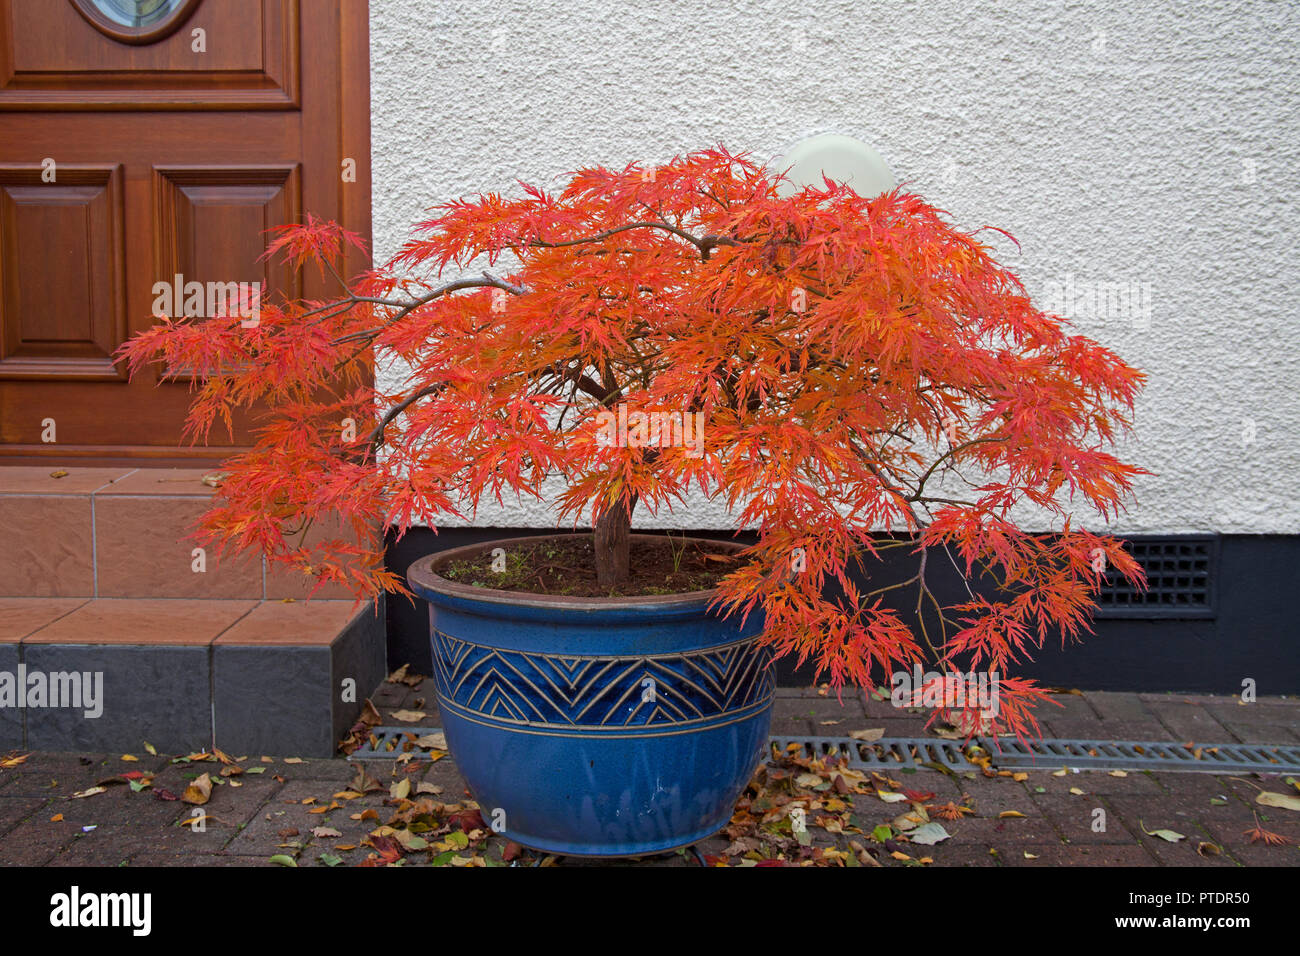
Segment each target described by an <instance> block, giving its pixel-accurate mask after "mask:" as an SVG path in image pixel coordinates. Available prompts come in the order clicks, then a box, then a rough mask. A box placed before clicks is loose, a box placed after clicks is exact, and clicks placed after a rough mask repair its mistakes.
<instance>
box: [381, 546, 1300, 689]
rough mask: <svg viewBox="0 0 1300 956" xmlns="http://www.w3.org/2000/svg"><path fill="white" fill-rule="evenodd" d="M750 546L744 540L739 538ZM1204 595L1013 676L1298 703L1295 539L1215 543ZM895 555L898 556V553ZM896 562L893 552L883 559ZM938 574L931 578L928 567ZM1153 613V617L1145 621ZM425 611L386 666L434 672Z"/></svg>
mask: <svg viewBox="0 0 1300 956" xmlns="http://www.w3.org/2000/svg"><path fill="white" fill-rule="evenodd" d="M552 533H554V532H549V531H542V530H538V529H518V528H475V529H452V530H446V529H444V530H443V531H441V532H439V533H438V534H434V533H433V532H432V531H430V530H429V529H427V528H413V529H411V530H410V531H409V532H407V534H406V535H405V536H404V537H403V538H402V539H401V540H400V541H394V540H391V539H390V544H389V550H388V567H389V569H390V570H393V571H396V572H398V573H402V574H405V572H406V568H407V567H408V566H409V565H410V564H411V562H413V561H415V560H416V559H417V558H420V557H423V556H424V555H426V554H430V553H433V552H435V551H442V550H446V549H448V548H454V547H458V546H460V545H464V544H472V543H476V542H481V541H490V540H493V539H495V538H509V537H516V536H520V535H528V534H539V535H540V534H552ZM690 533H691V534H694V535H698V536H702V537H716V538H719V539H730V538H732V535H731V534H730V532H709V531H693V532H690ZM1180 537H1183V538H1187V539H1188V540H1189V541H1197V542H1201V541H1204V539H1205V538H1206V536H1205V535H1187V536H1178V535H1171V536H1168V539H1169V540H1171V541H1174V542H1176V541H1178V540H1179V539H1180ZM738 540H752V536H749V535H744V536H738ZM1216 544H1217V549H1216V550H1215V552H1214V565H1213V569H1212V580H1211V582H1210V587H1211V588H1212V589H1213V604H1212V610H1211V611H1209V612H1207V613H1205V614H1204V616H1200V617H1197V618H1189V617H1187V616H1185V615H1184V616H1169V617H1165V618H1160V617H1152V616H1148V617H1146V618H1140V617H1120V616H1114V612H1108V613H1107V614H1106V615H1105V616H1099V617H1098V618H1097V619H1096V620H1094V622H1093V628H1094V632H1095V633H1094V634H1093V635H1090V636H1088V637H1086V638H1085V639H1084V641H1083V642H1082V643H1079V644H1075V645H1071V646H1069V647H1067V648H1064V649H1062V647H1061V644H1060V640H1059V638H1058V639H1057V640H1055V641H1051V640H1049V641H1048V643H1047V645H1046V646H1045V647H1044V648H1043V649H1041V650H1035V651H1034V652H1033V654H1034V660H1033V661H1028V662H1025V663H1024V664H1022V665H1021V666H1020V667H1019V669H1018V670H1017V673H1018V674H1019V675H1021V676H1025V677H1034V678H1037V679H1038V680H1039V681H1040V682H1042V683H1043V684H1046V685H1049V686H1068V687H1078V688H1081V689H1086V690H1115V691H1175V692H1177V691H1182V692H1188V693H1191V692H1203V693H1224V694H1228V693H1240V692H1241V690H1242V687H1243V681H1246V680H1248V679H1249V680H1253V681H1254V682H1255V688H1256V693H1257V694H1261V695H1274V694H1300V648H1298V647H1297V641H1298V639H1300V626H1298V624H1297V620H1298V615H1297V612H1296V611H1295V609H1294V607H1293V604H1292V600H1293V596H1294V595H1295V594H1296V593H1297V592H1300V535H1222V536H1218V537H1217V541H1216ZM900 550H901V549H900ZM885 553H886V554H890V555H897V552H894V551H891V552H885ZM936 564H938V565H940V569H939V570H938V571H935V570H934V568H935V565H936ZM942 564H943V562H932V563H931V565H930V569H929V570H928V571H927V576H928V577H929V579H930V580H931V584H932V586H933V587H934V589H935V591H936V592H937V593H938V595H939V597H940V599H941V600H949V601H955V600H957V599H958V597H959V595H960V593H961V591H960V589H961V587H962V585H961V582H960V580H959V578H958V577H957V575H956V572H955V571H952V569H951V568H950V569H949V573H948V574H947V575H944V574H943V572H942ZM912 573H914V568H910V567H909V561H908V560H907V559H906V557H901V558H900V557H893V558H891V559H890V560H889V561H888V562H886V563H884V564H883V565H882V566H881V567H880V568H879V569H878V574H879V583H889V582H890V581H891V580H904V579H905V578H907V577H909V576H910V575H911V574H912ZM1151 613H1157V612H1151ZM426 615H427V605H426V604H425V603H424V602H423V601H419V600H417V601H415V602H412V601H410V600H408V599H406V598H397V597H393V598H390V602H389V609H388V662H389V665H390V667H397V666H400V665H401V664H404V663H409V664H410V665H411V667H412V669H414V670H415V671H418V672H419V673H422V674H428V673H429V672H430V670H431V669H432V658H431V654H430V648H429V634H428V620H427V617H426ZM812 677H813V671H812V668H810V667H804V668H795V667H794V666H793V664H792V663H791V662H790V661H788V660H786V661H780V662H778V664H777V679H778V683H779V684H781V685H782V686H801V685H802V686H806V685H807V684H809V683H810V682H811V681H812Z"/></svg>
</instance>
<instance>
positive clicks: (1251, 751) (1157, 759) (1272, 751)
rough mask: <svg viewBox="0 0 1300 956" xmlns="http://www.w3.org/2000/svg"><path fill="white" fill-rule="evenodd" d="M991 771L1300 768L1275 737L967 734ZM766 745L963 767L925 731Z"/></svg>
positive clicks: (879, 762)
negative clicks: (1025, 738)
mask: <svg viewBox="0 0 1300 956" xmlns="http://www.w3.org/2000/svg"><path fill="white" fill-rule="evenodd" d="M973 743H974V744H978V746H979V747H980V748H981V749H982V750H983V751H984V752H985V753H987V754H988V755H989V757H990V758H991V759H992V762H993V766H994V767H996V768H997V769H999V770H1057V769H1060V768H1061V767H1070V768H1077V769H1079V770H1179V771H1196V772H1201V773H1222V772H1227V771H1245V772H1256V773H1284V772H1288V771H1300V746H1295V747H1293V746H1287V745H1275V744H1191V745H1184V744H1178V743H1169V742H1168V741H1163V742H1162V741H1137V740H1134V741H1127V740H1123V741H1121V740H1073V739H1065V738H1059V739H1058V738H1051V737H1047V738H1044V739H1042V740H1037V741H1030V742H1028V743H1022V742H1020V741H1018V740H1016V739H1015V738H1011V739H1006V738H1000V739H999V740H998V741H997V742H996V743H995V742H994V741H993V740H991V739H989V738H987V737H977V738H975V740H974V741H973ZM772 744H773V746H775V747H777V748H778V749H780V750H786V751H787V752H788V749H787V748H789V747H790V746H791V745H794V746H795V747H796V748H798V749H800V750H802V751H803V754H804V755H805V756H808V757H826V756H830V755H834V754H838V755H839V756H842V757H845V758H847V760H848V765H849V766H850V767H853V768H855V769H868V770H878V769H880V768H882V767H886V768H892V769H903V770H906V769H915V768H917V767H922V766H927V765H934V764H940V765H942V766H945V767H948V768H950V769H954V770H957V769H960V770H969V769H971V766H972V765H971V764H970V763H969V762H968V761H967V760H966V758H965V753H964V752H965V749H966V745H965V744H964V743H963V742H962V741H959V740H936V739H935V738H933V737H895V738H882V739H880V740H876V741H871V742H869V743H868V742H866V741H860V740H853V739H852V738H845V737H773V738H772Z"/></svg>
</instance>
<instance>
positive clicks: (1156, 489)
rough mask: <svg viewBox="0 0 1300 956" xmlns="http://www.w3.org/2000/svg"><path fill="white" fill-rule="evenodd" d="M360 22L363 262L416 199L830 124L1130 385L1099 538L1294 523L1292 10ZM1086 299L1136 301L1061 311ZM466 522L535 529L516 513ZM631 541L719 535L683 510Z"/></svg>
mask: <svg viewBox="0 0 1300 956" xmlns="http://www.w3.org/2000/svg"><path fill="white" fill-rule="evenodd" d="M370 8H371V17H370V31H371V53H372V56H371V59H372V63H371V90H372V94H371V109H372V120H371V122H372V139H373V183H374V239H375V249H376V254H377V257H379V258H383V257H386V256H388V255H389V254H391V253H392V252H393V251H394V250H395V249H396V247H397V245H398V244H399V243H400V242H401V240H402V239H403V238H404V237H405V235H406V232H407V229H408V227H409V225H410V223H412V222H414V221H415V220H416V217H417V216H419V215H420V214H421V212H422V211H423V210H424V209H425V208H426V207H428V206H430V205H432V204H433V203H434V202H439V201H442V200H445V199H450V198H454V197H457V196H460V195H464V194H469V193H474V192H477V191H480V190H488V189H494V190H501V189H507V188H508V187H509V184H510V183H512V182H513V181H514V180H515V179H516V178H522V179H524V180H527V181H533V182H538V183H543V184H544V183H546V182H549V181H550V180H551V179H552V177H553V176H555V175H556V174H557V173H560V172H564V171H567V170H572V169H574V168H577V167H579V166H582V165H586V164H591V163H597V162H599V163H604V164H608V165H616V166H622V165H623V164H625V163H627V162H629V161H633V160H636V161H642V162H651V161H661V160H664V159H667V158H669V157H671V156H673V155H675V154H677V153H680V152H683V151H688V150H691V149H695V148H699V147H703V146H707V145H711V144H715V143H718V142H721V143H725V144H726V145H727V146H728V147H729V148H731V149H734V150H739V149H748V150H752V151H753V152H754V154H755V155H756V156H758V157H760V158H762V159H764V160H766V159H769V158H774V157H776V156H779V155H780V154H781V153H783V152H784V151H785V150H786V149H787V148H788V147H789V146H791V145H792V144H793V143H795V142H796V141H798V140H799V139H801V138H803V137H804V136H807V135H811V134H813V133H818V132H840V133H845V134H848V135H852V136H856V137H858V138H860V139H863V140H866V141H867V142H869V143H871V144H872V145H873V146H875V147H876V148H877V149H878V150H880V152H881V153H882V154H883V155H884V156H885V158H886V159H887V160H888V162H889V163H890V165H891V167H892V168H893V170H894V172H895V174H896V176H897V177H898V178H899V179H900V180H902V181H904V182H910V183H911V184H912V186H913V188H914V189H915V190H917V191H918V192H920V193H922V194H923V195H925V196H926V197H927V198H929V199H930V200H931V201H933V202H935V203H936V204H938V205H940V206H942V207H943V208H945V209H947V210H949V211H950V212H951V213H952V215H953V216H954V218H955V220H956V221H957V222H958V223H960V224H962V225H965V226H969V227H975V226H979V225H982V224H985V223H989V224H993V225H997V226H999V227H1002V228H1005V229H1007V230H1009V231H1010V232H1012V233H1013V234H1014V235H1015V236H1016V237H1017V238H1018V239H1019V240H1020V241H1021V244H1022V246H1023V249H1022V251H1020V252H1017V251H1016V250H1015V249H1014V247H1012V246H1011V245H1010V244H1009V243H1000V247H1001V248H1004V249H1005V259H1004V261H1006V262H1007V263H1008V264H1009V265H1012V266H1013V267H1015V268H1017V269H1018V270H1019V271H1020V273H1021V275H1022V277H1023V278H1024V279H1025V281H1026V283H1027V285H1028V286H1029V288H1030V289H1031V291H1033V292H1035V293H1037V294H1038V295H1040V297H1042V300H1043V301H1040V305H1044V306H1045V307H1051V308H1055V309H1057V310H1059V311H1063V312H1064V313H1065V314H1067V315H1073V316H1074V317H1075V318H1076V319H1077V327H1078V328H1079V329H1080V330H1081V331H1082V332H1083V333H1085V334H1087V335H1091V336H1092V337H1094V338H1096V339H1099V340H1100V341H1101V342H1103V343H1104V344H1107V345H1109V346H1111V347H1113V348H1115V349H1117V350H1118V351H1119V353H1120V354H1121V355H1123V356H1124V357H1125V359H1127V360H1128V361H1129V362H1130V363H1131V364H1135V365H1137V366H1138V367H1140V368H1143V369H1144V370H1146V371H1147V372H1148V374H1149V376H1150V384H1149V386H1148V388H1147V391H1146V393H1145V397H1144V398H1143V400H1142V403H1141V406H1140V407H1139V409H1138V415H1137V422H1138V427H1137V436H1136V438H1135V440H1133V441H1131V442H1130V443H1128V444H1127V445H1126V446H1125V447H1124V448H1123V450H1122V453H1123V454H1124V455H1125V456H1126V457H1128V458H1129V459H1131V460H1133V461H1135V462H1136V463H1138V464H1140V465H1142V466H1144V467H1146V468H1148V469H1150V470H1152V471H1154V472H1157V473H1158V475H1157V476H1155V477H1149V478H1145V479H1143V480H1142V481H1141V482H1140V484H1139V502H1138V505H1137V506H1136V507H1135V508H1134V509H1133V510H1132V511H1130V513H1129V514H1128V515H1127V516H1126V517H1125V518H1123V519H1122V520H1121V521H1120V523H1119V524H1117V525H1116V526H1115V527H1116V528H1118V529H1119V530H1121V531H1126V532H1141V531H1163V532H1182V531H1207V530H1210V531H1222V532H1237V533H1243V532H1245V533H1251V532H1253V533H1262V532H1295V531H1297V530H1298V529H1300V520H1298V518H1300V505H1298V504H1297V502H1298V501H1300V435H1298V434H1297V432H1298V430H1300V362H1297V356H1298V355H1300V306H1298V305H1297V293H1298V292H1300V283H1297V281H1296V280H1297V266H1296V253H1297V249H1298V248H1300V241H1298V240H1300V229H1298V228H1297V224H1296V213H1297V208H1296V197H1297V195H1300V96H1297V93H1298V92H1300V66H1298V59H1297V52H1296V51H1297V49H1300V12H1297V8H1296V7H1295V5H1293V4H1291V3H1289V2H1267V0H1265V2H1233V3H1226V2H1225V3H1170V2H1155V3H1150V2H1147V0H1129V2H1115V3H1110V4H1091V3H1074V2H1059V0H1057V2H1052V0H1035V2H1029V0H1016V2H1009V3H1004V4H989V3H972V2H969V0H922V2H916V3H905V2H873V3H870V4H862V3H851V2H821V3H816V4H811V3H809V4H800V3H798V2H777V0H765V2H742V0H727V2H723V3H711V4H703V3H668V2H636V3H630V2H617V0H606V2H580V0H578V2H574V0H565V2H559V0H520V2H512V0H472V2H454V3H448V2H438V0H371V4H370ZM1100 283H1108V284H1113V283H1124V284H1126V286H1127V287H1129V288H1132V289H1134V290H1135V291H1136V292H1137V293H1138V295H1137V297H1136V298H1137V302H1138V304H1139V308H1138V309H1137V310H1135V311H1134V312H1133V313H1132V314H1128V313H1127V310H1125V309H1124V308H1122V307H1121V308H1119V309H1118V310H1116V309H1113V308H1105V307H1103V308H1099V309H1094V310H1090V309H1089V308H1088V306H1087V298H1088V297H1087V295H1086V293H1087V292H1088V291H1089V290H1095V289H1096V288H1097V285H1098V284H1100ZM1067 287H1072V289H1073V291H1074V295H1075V299H1076V301H1074V302H1072V303H1071V302H1066V303H1051V302H1049V301H1047V300H1048V299H1050V298H1051V297H1052V296H1053V295H1056V296H1060V295H1061V293H1063V292H1064V290H1065V289H1066V288H1067ZM1080 293H1083V294H1082V295H1080ZM1252 431H1253V436H1252ZM1252 437H1253V440H1248V439H1251V438H1252ZM478 523H479V524H493V525H516V526H529V525H541V526H550V525H553V524H554V519H553V518H552V517H550V516H549V515H548V513H547V510H546V509H545V508H543V507H539V506H537V505H536V504H528V503H525V504H524V505H522V506H518V507H512V508H510V509H507V510H506V511H505V512H497V511H496V510H495V509H494V510H493V511H492V512H481V513H480V520H479V522H478ZM639 523H641V524H643V525H645V526H655V525H658V526H668V527H714V528H720V527H726V526H728V522H727V521H726V520H725V516H724V515H722V514H721V513H720V512H719V511H717V510H715V509H711V508H710V507H709V506H708V505H707V503H696V504H693V505H692V507H691V508H690V509H689V511H687V512H685V513H681V512H679V513H678V514H676V515H675V516H672V517H665V519H664V520H661V521H659V522H651V521H648V520H646V518H645V516H641V520H640V522H639Z"/></svg>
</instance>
